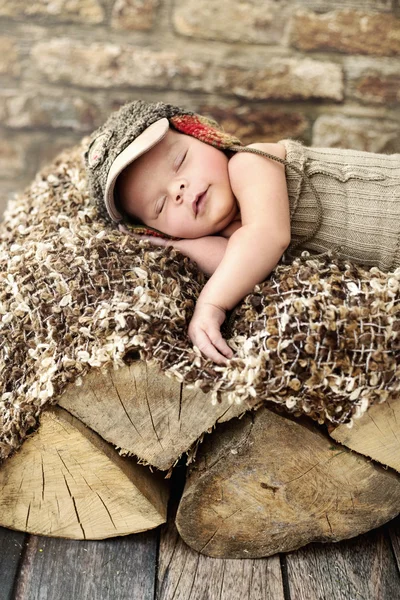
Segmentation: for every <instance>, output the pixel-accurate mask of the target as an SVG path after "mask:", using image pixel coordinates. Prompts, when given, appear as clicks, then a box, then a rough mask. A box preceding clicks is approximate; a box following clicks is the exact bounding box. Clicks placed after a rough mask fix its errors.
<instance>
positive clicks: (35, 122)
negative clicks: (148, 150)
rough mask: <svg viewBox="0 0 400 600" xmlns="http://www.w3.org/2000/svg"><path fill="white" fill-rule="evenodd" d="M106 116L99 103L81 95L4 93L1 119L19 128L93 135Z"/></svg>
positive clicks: (0, 99)
mask: <svg viewBox="0 0 400 600" xmlns="http://www.w3.org/2000/svg"><path fill="white" fill-rule="evenodd" d="M102 116H103V115H102V113H101V108H100V107H99V105H98V104H97V103H96V102H95V101H90V100H89V99H86V98H84V97H81V96H79V95H77V94H74V95H72V94H68V93H64V94H63V95H61V93H58V92H56V93H51V92H48V93H46V94H44V93H41V92H39V93H35V92H21V91H20V90H8V91H4V92H3V91H0V120H1V122H2V123H3V124H4V125H6V126H7V127H12V128H15V129H21V128H24V127H29V128H43V129H48V128H67V129H72V130H74V131H82V132H91V131H92V130H93V129H95V127H96V125H97V123H98V122H99V121H100V120H101V118H102Z"/></svg>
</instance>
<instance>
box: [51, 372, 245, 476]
mask: <svg viewBox="0 0 400 600" xmlns="http://www.w3.org/2000/svg"><path fill="white" fill-rule="evenodd" d="M254 404H255V401H253V405H254ZM59 405H60V406H62V407H63V408H65V409H66V410H68V412H70V413H71V414H73V415H75V416H76V417H77V418H78V419H79V420H80V421H82V423H85V425H87V426H88V427H90V428H91V429H93V430H94V431H96V432H97V433H98V434H99V435H101V437H102V438H104V439H105V440H107V441H108V442H110V443H112V444H114V445H115V446H117V447H118V448H121V449H122V454H134V455H136V456H137V457H138V458H139V460H140V462H142V463H143V464H149V465H152V466H154V467H157V468H158V469H161V470H167V469H169V468H170V467H171V466H173V465H174V464H175V463H176V462H177V460H178V459H179V458H180V456H181V455H182V454H183V453H184V452H186V451H188V450H189V448H190V447H191V446H192V445H193V444H195V442H196V441H197V440H199V438H201V436H202V434H203V433H204V432H206V431H208V430H209V429H210V428H212V427H213V426H214V425H215V423H217V422H223V421H227V420H229V419H232V418H233V417H236V416H238V415H240V414H242V413H244V412H245V411H246V410H248V409H249V408H250V404H242V405H237V404H229V402H228V398H227V394H221V402H220V403H217V404H215V405H212V403H211V395H210V393H208V394H205V393H204V392H203V391H202V390H200V389H193V390H190V389H187V387H184V386H183V384H181V383H179V382H178V381H176V380H174V379H170V378H169V377H167V376H166V375H165V373H163V372H162V371H161V370H160V369H159V368H158V367H157V365H156V364H154V363H153V364H152V363H150V364H149V363H146V362H144V361H134V362H132V363H131V364H130V365H127V366H126V367H123V368H121V369H117V370H114V369H113V368H110V369H109V370H108V371H107V372H106V373H105V374H102V373H101V371H100V370H99V369H93V370H92V371H90V372H89V373H88V374H87V375H86V376H85V377H84V378H83V380H82V385H81V386H79V387H77V386H75V385H71V386H70V387H69V388H67V390H66V392H65V393H64V394H63V395H62V396H61V397H60V400H59Z"/></svg>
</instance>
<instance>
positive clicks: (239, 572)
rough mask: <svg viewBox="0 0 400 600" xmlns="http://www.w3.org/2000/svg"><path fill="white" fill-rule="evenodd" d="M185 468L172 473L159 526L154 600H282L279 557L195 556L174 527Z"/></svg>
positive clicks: (197, 554) (194, 552)
mask: <svg viewBox="0 0 400 600" xmlns="http://www.w3.org/2000/svg"><path fill="white" fill-rule="evenodd" d="M183 485H184V467H182V468H181V469H178V468H176V469H175V470H174V473H173V476H172V480H171V490H173V494H172V495H171V499H170V504H169V511H168V521H167V523H166V524H164V525H161V527H160V529H161V534H160V546H159V555H158V574H157V593H156V600H189V599H190V600H194V599H195V598H196V599H197V598H198V599H207V600H212V599H214V598H218V600H284V592H283V581H282V574H281V567H280V560H279V555H275V556H272V557H270V558H265V559H241V560H235V559H230V560H229V559H226V560H224V559H217V558H210V557H209V556H204V555H202V554H199V553H197V552H196V551H194V550H192V549H191V548H189V546H187V545H186V544H185V543H184V542H183V541H182V539H181V538H180V536H179V534H178V531H177V529H176V526H175V515H176V510H177V507H178V500H179V496H180V493H181V490H182V488H183Z"/></svg>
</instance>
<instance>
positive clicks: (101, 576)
mask: <svg viewBox="0 0 400 600" xmlns="http://www.w3.org/2000/svg"><path fill="white" fill-rule="evenodd" d="M157 545H158V530H151V531H147V532H144V533H138V534H134V535H129V536H126V537H118V538H112V539H107V540H101V541H86V542H85V541H81V540H66V539H59V538H46V537H42V536H34V535H32V536H30V539H29V541H28V544H27V550H26V553H25V555H24V561H23V564H22V568H21V572H20V576H19V580H18V585H17V587H16V595H15V600H43V598H46V600H65V599H66V598H79V599H80V598H84V599H85V600H132V599H136V598H137V599H139V598H140V600H154V587H155V577H156V573H155V571H156V556H157Z"/></svg>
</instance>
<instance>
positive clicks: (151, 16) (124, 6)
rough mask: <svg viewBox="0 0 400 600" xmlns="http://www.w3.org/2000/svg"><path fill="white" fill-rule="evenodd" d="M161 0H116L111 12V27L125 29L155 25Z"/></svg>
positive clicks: (144, 28)
mask: <svg viewBox="0 0 400 600" xmlns="http://www.w3.org/2000/svg"><path fill="white" fill-rule="evenodd" d="M158 5H159V0H116V2H115V4H114V6H113V9H112V14H111V27H112V28H113V29H121V30H125V31H134V30H146V29H151V28H152V27H153V23H154V21H155V18H156V13H157V7H158Z"/></svg>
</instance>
